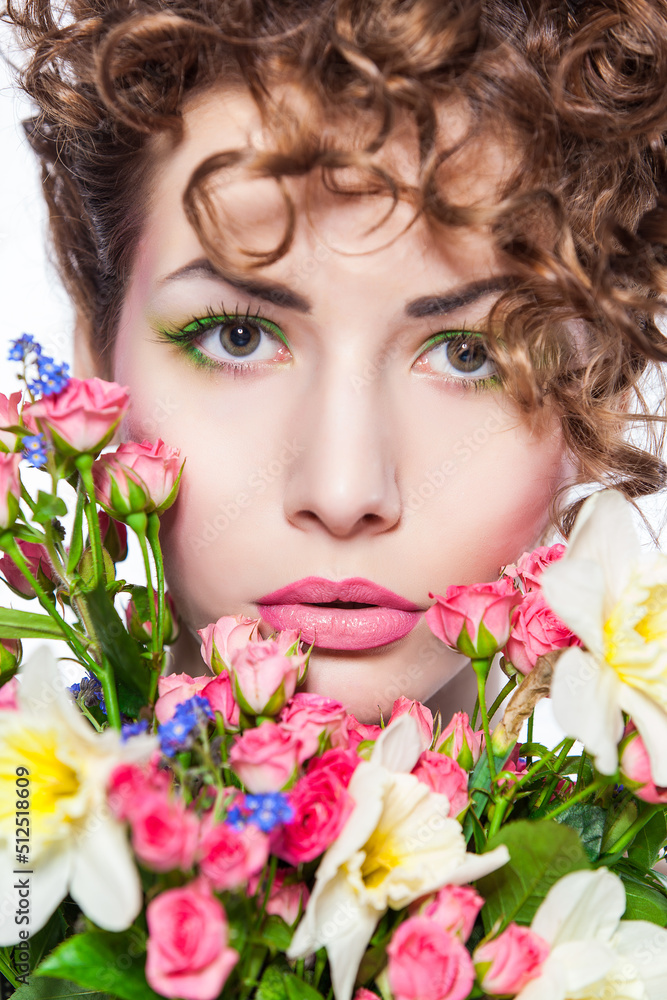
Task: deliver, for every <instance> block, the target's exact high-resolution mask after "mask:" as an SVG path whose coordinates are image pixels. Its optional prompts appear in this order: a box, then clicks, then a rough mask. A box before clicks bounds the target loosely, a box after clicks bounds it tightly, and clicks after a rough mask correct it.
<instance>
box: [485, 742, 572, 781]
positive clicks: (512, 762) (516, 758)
mask: <svg viewBox="0 0 667 1000" xmlns="http://www.w3.org/2000/svg"><path fill="white" fill-rule="evenodd" d="M521 748H522V744H521V743H517V745H516V746H515V747H514V749H513V750H512V753H511V754H510V755H509V757H508V759H507V760H506V761H505V763H504V764H503V769H502V771H501V776H500V777H499V778H498V786H499V787H500V788H502V787H503V785H513V784H514V783H515V782H516V781H518V779H519V776H520V775H522V774H523V773H524V771H527V770H528V767H527V765H526V759H525V757H524V758H523V759H522V757H521ZM507 772H509V774H508V773H507ZM514 775H516V777H514ZM560 784H561V782H559V785H560Z"/></svg>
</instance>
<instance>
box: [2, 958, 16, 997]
mask: <svg viewBox="0 0 667 1000" xmlns="http://www.w3.org/2000/svg"><path fill="white" fill-rule="evenodd" d="M0 972H2V974H3V976H4V977H5V979H8V980H9V982H10V983H11V984H12V986H14V987H15V988H16V989H18V988H19V986H20V985H21V984H20V983H19V981H18V979H17V978H16V976H15V974H14V970H13V968H12V967H11V965H10V964H9V962H8V961H6V960H5V958H4V956H3V955H0Z"/></svg>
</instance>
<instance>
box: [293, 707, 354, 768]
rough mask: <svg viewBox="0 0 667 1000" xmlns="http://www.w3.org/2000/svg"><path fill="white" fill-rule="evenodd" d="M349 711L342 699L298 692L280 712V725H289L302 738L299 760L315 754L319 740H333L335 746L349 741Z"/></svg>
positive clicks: (301, 761) (300, 761)
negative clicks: (342, 703) (347, 720)
mask: <svg viewBox="0 0 667 1000" xmlns="http://www.w3.org/2000/svg"><path fill="white" fill-rule="evenodd" d="M346 718H347V712H346V711H345V708H344V706H343V705H341V703H340V702H339V701H335V700H334V699H333V698H325V697H323V696H322V695H319V694H310V693H306V692H299V693H298V694H295V695H294V697H293V698H292V699H291V700H290V701H289V702H288V703H287V705H285V707H284V709H283V710H282V712H281V714H280V725H281V726H282V727H283V729H290V730H292V732H294V733H296V734H297V735H298V737H299V739H300V740H301V745H302V749H301V754H300V757H299V763H300V764H302V763H303V762H304V761H305V760H308V758H309V757H312V756H314V754H316V753H317V751H318V749H319V747H320V741H321V740H322V741H323V742H325V741H326V742H328V741H330V742H331V743H332V744H333V745H334V746H340V745H341V744H344V743H347V726H346V723H345V720H346Z"/></svg>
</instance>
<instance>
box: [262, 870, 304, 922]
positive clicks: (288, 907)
mask: <svg viewBox="0 0 667 1000" xmlns="http://www.w3.org/2000/svg"><path fill="white" fill-rule="evenodd" d="M309 899H310V893H309V892H308V886H307V885H306V884H305V882H300V881H299V879H298V876H297V873H296V871H295V870H294V869H289V868H288V869H285V868H279V869H278V871H277V872H276V875H275V878H274V880H273V885H272V886H271V892H270V893H269V900H268V902H267V904H266V912H267V913H273V914H275V915H276V916H278V917H282V918H283V920H284V921H285V923H286V924H288V925H290V926H291V925H292V924H294V923H296V921H297V919H298V918H299V916H300V915H301V914H302V913H303V911H304V910H305V909H306V906H307V905H308V900H309Z"/></svg>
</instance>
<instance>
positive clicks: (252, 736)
mask: <svg viewBox="0 0 667 1000" xmlns="http://www.w3.org/2000/svg"><path fill="white" fill-rule="evenodd" d="M300 751H301V743H300V741H299V738H298V736H297V735H296V734H295V733H291V732H289V731H288V730H286V729H283V728H282V727H281V726H278V725H276V723H275V722H263V723H262V724H261V726H258V727H257V729H248V730H246V732H245V733H243V735H242V736H239V737H238V739H237V740H236V741H235V743H234V745H233V746H232V748H231V750H230V752H229V762H230V764H231V765H232V768H233V770H234V772H235V774H236V775H237V776H238V777H239V778H240V779H241V781H242V782H243V784H244V785H245V787H246V788H247V790H248V791H249V792H253V793H255V794H259V793H260V792H278V791H280V789H281V788H283V787H284V786H285V785H286V784H287V783H288V781H289V780H290V778H292V777H293V776H294V774H296V772H297V769H298V766H299V753H300Z"/></svg>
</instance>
